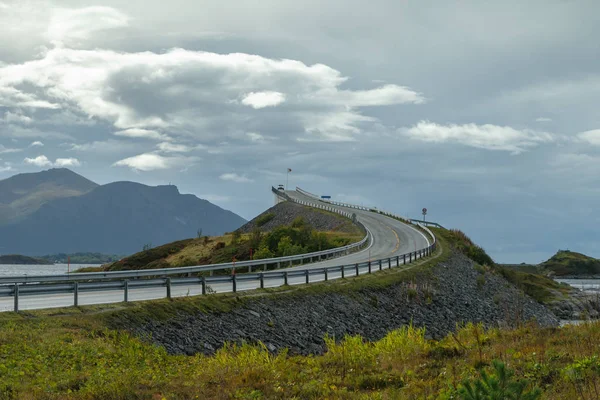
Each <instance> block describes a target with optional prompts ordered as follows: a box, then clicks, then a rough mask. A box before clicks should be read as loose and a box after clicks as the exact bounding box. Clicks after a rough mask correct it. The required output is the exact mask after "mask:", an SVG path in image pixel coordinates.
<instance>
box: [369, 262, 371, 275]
mask: <svg viewBox="0 0 600 400" xmlns="http://www.w3.org/2000/svg"><path fill="white" fill-rule="evenodd" d="M369 273H371V261H369Z"/></svg>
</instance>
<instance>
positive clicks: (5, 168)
mask: <svg viewBox="0 0 600 400" xmlns="http://www.w3.org/2000/svg"><path fill="white" fill-rule="evenodd" d="M9 171H14V169H13V167H12V164H11V163H9V162H5V163H4V165H3V166H0V172H9Z"/></svg>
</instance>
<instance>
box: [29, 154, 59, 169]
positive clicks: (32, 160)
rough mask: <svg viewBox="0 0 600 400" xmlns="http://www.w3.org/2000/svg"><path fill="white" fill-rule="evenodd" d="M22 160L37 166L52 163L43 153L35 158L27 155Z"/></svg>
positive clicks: (45, 165) (46, 165)
mask: <svg viewBox="0 0 600 400" xmlns="http://www.w3.org/2000/svg"><path fill="white" fill-rule="evenodd" d="M23 162H25V164H30V165H35V166H37V167H48V166H51V165H52V162H51V161H50V160H48V157H46V156H44V155H41V156H37V157H36V158H29V157H27V158H25V159H24V160H23Z"/></svg>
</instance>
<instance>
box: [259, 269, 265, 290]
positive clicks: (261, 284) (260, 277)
mask: <svg viewBox="0 0 600 400" xmlns="http://www.w3.org/2000/svg"><path fill="white" fill-rule="evenodd" d="M258 277H259V279H260V288H261V289H264V288H265V274H263V273H262V272H261V273H260V274H259V276H258Z"/></svg>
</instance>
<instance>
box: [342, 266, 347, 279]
mask: <svg viewBox="0 0 600 400" xmlns="http://www.w3.org/2000/svg"><path fill="white" fill-rule="evenodd" d="M344 269H345V268H344V266H343V265H342V279H344V278H346V276H345V275H344Z"/></svg>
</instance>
